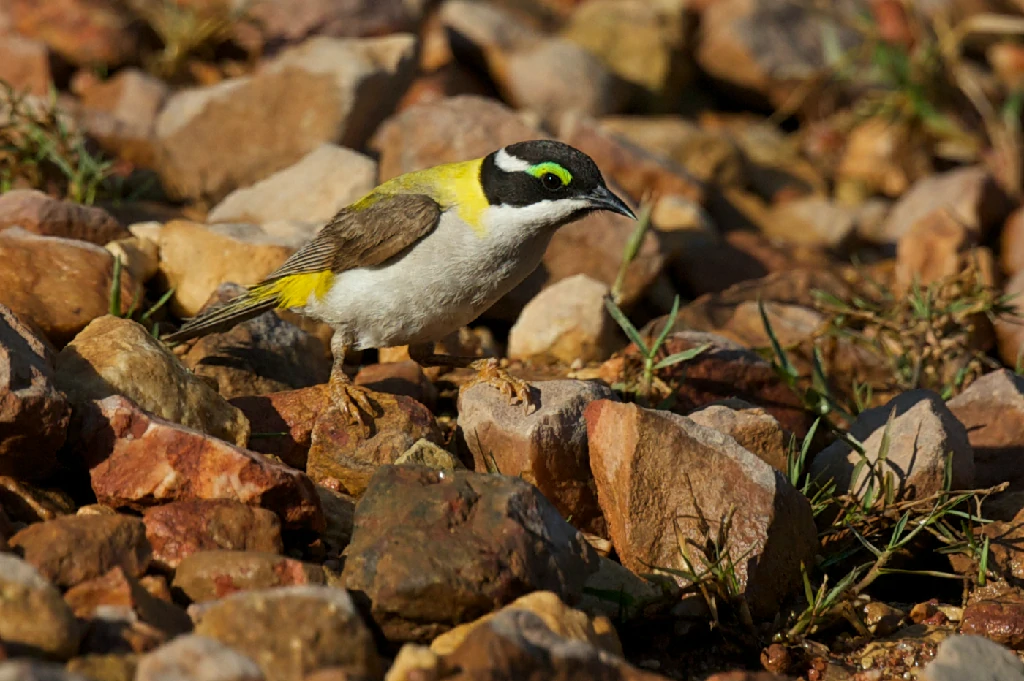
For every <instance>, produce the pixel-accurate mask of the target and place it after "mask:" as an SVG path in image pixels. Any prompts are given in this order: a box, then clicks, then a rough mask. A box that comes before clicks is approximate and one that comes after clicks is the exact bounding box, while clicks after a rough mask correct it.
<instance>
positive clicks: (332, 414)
mask: <svg viewBox="0 0 1024 681" xmlns="http://www.w3.org/2000/svg"><path fill="white" fill-rule="evenodd" d="M371 399H372V400H373V402H374V403H375V404H376V408H377V409H378V410H380V411H379V412H378V414H379V415H376V416H375V417H374V418H373V429H372V432H371V433H369V434H367V433H366V432H365V431H364V430H363V428H362V426H359V425H354V424H352V423H351V421H349V419H348V417H347V416H346V415H345V414H343V413H342V412H341V411H340V410H339V409H338V408H337V407H334V406H331V407H329V408H328V409H326V410H325V411H323V412H321V413H320V416H319V417H318V418H317V421H316V425H315V426H314V427H313V432H312V434H311V436H310V440H311V444H310V448H309V459H308V461H307V464H306V472H307V473H308V474H309V477H310V478H311V479H312V480H313V481H314V482H316V483H318V484H321V485H324V486H325V487H330V488H331V489H334V490H336V491H340V492H347V493H348V494H351V495H352V496H354V497H359V496H362V494H363V492H364V491H365V490H366V486H367V484H369V482H370V478H371V477H372V476H373V474H374V472H375V471H376V470H377V468H379V467H380V466H381V465H384V464H391V463H394V462H395V461H396V460H397V459H398V457H400V456H401V455H402V454H404V453H405V452H406V450H408V449H409V447H411V446H412V445H414V444H416V442H417V441H419V440H420V439H421V438H426V439H427V440H429V441H431V442H433V443H434V444H437V445H440V444H442V442H443V439H442V437H441V430H440V428H438V425H437V422H436V421H435V420H434V415H433V414H431V413H430V410H428V409H427V408H426V407H424V406H423V405H422V404H420V403H419V402H416V401H415V400H413V399H411V398H409V397H405V396H404V395H389V394H388V393H373V394H372V396H371Z"/></svg>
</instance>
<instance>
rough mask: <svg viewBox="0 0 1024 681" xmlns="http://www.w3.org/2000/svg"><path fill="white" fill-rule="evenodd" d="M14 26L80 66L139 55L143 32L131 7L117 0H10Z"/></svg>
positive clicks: (115, 63) (113, 63)
mask: <svg viewBox="0 0 1024 681" xmlns="http://www.w3.org/2000/svg"><path fill="white" fill-rule="evenodd" d="M7 4H8V10H9V11H10V15H11V20H12V24H13V26H14V28H15V29H16V30H17V32H18V33H20V34H22V35H24V36H28V37H30V38H38V39H39V40H42V41H43V42H45V43H46V44H47V45H48V46H49V47H50V49H52V50H53V51H54V52H56V53H57V54H59V55H60V56H61V57H63V58H64V59H66V60H67V61H69V62H71V63H72V64H75V65H78V66H85V67H91V66H96V65H100V64H102V65H104V66H108V67H110V66H118V65H119V64H122V63H124V62H126V61H128V60H130V59H133V58H134V57H135V56H136V55H137V49H138V45H139V33H138V32H137V31H136V30H134V28H133V27H132V23H133V19H134V17H133V16H132V14H131V13H130V12H129V11H128V8H127V7H125V6H122V5H120V4H119V3H117V2H114V1H113V0H57V1H55V2H46V3H41V4H40V3H38V2H34V1H33V0H9V2H8V3H7Z"/></svg>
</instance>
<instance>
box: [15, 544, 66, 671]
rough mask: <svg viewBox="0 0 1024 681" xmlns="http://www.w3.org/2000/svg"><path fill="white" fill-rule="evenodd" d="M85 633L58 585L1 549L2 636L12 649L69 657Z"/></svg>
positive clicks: (37, 654) (18, 652)
mask: <svg viewBox="0 0 1024 681" xmlns="http://www.w3.org/2000/svg"><path fill="white" fill-rule="evenodd" d="M81 636H82V631H81V628H80V627H79V625H78V622H77V621H76V620H75V616H74V614H73V613H72V612H71V608H69V607H68V606H67V604H66V603H65V602H64V599H63V598H61V595H60V592H59V591H58V590H57V589H56V587H54V586H53V584H52V583H50V581H48V580H47V579H46V578H45V577H43V575H42V574H41V573H40V572H39V571H38V570H37V569H36V568H35V567H33V566H32V565H31V564H30V563H28V562H27V561H24V560H22V559H21V558H18V557H17V556H14V555H12V554H10V553H4V552H0V640H2V641H3V642H4V648H5V649H6V650H7V651H8V653H9V654H10V655H27V656H33V657H36V656H39V657H54V658H57V659H60V660H66V659H68V658H70V657H72V656H73V655H74V654H75V653H77V652H78V644H79V641H80V639H81ZM5 664H9V663H4V662H2V661H0V668H2V667H3V666H4V665H5ZM0 676H3V672H2V671H0ZM9 678H19V677H17V676H12V677H9Z"/></svg>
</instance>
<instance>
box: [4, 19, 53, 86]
mask: <svg viewBox="0 0 1024 681" xmlns="http://www.w3.org/2000/svg"><path fill="white" fill-rule="evenodd" d="M2 33H4V31H0V34H2ZM0 80H2V81H4V82H5V83H7V84H8V85H10V86H11V88H12V89H13V90H15V91H16V92H26V93H28V94H31V95H36V96H37V97H44V96H46V95H47V94H48V93H49V92H50V88H51V87H53V76H52V74H51V73H50V52H49V50H48V49H47V47H46V43H44V42H42V41H39V40H33V39H31V38H26V37H24V36H20V35H17V34H15V33H7V34H6V35H2V37H0Z"/></svg>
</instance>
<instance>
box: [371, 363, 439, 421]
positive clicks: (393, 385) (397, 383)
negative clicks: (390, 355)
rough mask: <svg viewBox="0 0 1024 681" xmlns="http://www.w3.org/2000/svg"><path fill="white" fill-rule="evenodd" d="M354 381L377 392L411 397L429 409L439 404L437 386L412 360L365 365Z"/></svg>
mask: <svg viewBox="0 0 1024 681" xmlns="http://www.w3.org/2000/svg"><path fill="white" fill-rule="evenodd" d="M353 382H354V383H355V384H356V385H362V386H366V387H367V388H369V389H370V390H373V391H375V392H381V393H390V394H391V395H405V396H406V397H411V398H412V399H414V400H416V401H417V402H419V403H420V404H422V405H424V406H425V407H427V408H428V409H433V407H434V406H435V405H436V404H437V388H435V387H434V384H433V383H431V382H430V379H429V378H428V377H427V375H426V374H425V373H424V372H423V367H421V366H420V365H419V364H417V363H416V362H414V361H412V360H405V361H402V362H381V363H379V364H370V365H367V366H364V367H363V368H362V369H360V370H359V373H358V374H356V377H355V378H354V379H353Z"/></svg>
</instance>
